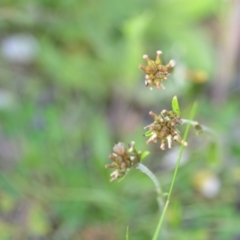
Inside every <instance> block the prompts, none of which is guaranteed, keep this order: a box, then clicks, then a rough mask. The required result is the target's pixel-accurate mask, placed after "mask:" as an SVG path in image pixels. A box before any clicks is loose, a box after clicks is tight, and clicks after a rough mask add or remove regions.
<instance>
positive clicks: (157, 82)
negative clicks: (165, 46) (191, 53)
mask: <svg viewBox="0 0 240 240" xmlns="http://www.w3.org/2000/svg"><path fill="white" fill-rule="evenodd" d="M161 54H162V52H161V51H160V50H158V51H157V54H156V60H155V61H153V60H151V59H150V58H149V57H148V55H146V54H145V55H143V59H145V60H146V61H147V66H142V65H140V66H139V68H140V69H142V70H143V71H144V72H145V73H146V74H147V75H146V76H145V85H146V86H147V87H149V88H150V89H152V88H153V87H156V88H157V89H158V90H160V89H165V87H164V85H163V83H162V82H163V81H164V80H166V79H167V76H168V75H169V74H170V73H171V72H172V70H173V67H174V66H175V62H174V61H173V60H170V61H169V63H168V64H167V65H163V64H162V60H161Z"/></svg>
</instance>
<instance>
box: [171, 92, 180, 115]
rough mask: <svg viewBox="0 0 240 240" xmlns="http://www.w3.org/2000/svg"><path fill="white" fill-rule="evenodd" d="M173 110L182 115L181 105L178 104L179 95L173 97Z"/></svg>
mask: <svg viewBox="0 0 240 240" xmlns="http://www.w3.org/2000/svg"><path fill="white" fill-rule="evenodd" d="M172 110H173V111H174V112H175V113H176V114H178V115H180V114H181V113H180V107H179V104H178V100H177V96H174V97H173V99H172Z"/></svg>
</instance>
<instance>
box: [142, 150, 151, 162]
mask: <svg viewBox="0 0 240 240" xmlns="http://www.w3.org/2000/svg"><path fill="white" fill-rule="evenodd" d="M149 154H150V152H149V151H144V152H143V153H142V154H141V158H140V160H141V161H142V160H143V159H144V158H145V157H146V156H148V155H149Z"/></svg>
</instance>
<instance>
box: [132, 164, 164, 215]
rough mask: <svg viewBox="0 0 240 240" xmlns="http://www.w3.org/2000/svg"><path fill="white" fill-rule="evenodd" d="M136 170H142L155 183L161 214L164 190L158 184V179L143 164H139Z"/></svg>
mask: <svg viewBox="0 0 240 240" xmlns="http://www.w3.org/2000/svg"><path fill="white" fill-rule="evenodd" d="M136 169H138V170H140V171H141V172H143V173H145V174H146V175H147V176H148V177H149V178H150V179H151V180H152V182H153V183H154V185H155V189H156V192H157V202H158V207H159V210H160V212H162V210H163V206H164V203H163V199H162V190H161V187H160V184H159V182H158V179H157V177H156V176H155V175H154V174H153V172H151V171H150V170H149V169H148V168H147V167H146V166H145V165H143V164H142V163H139V164H138V166H137V167H136Z"/></svg>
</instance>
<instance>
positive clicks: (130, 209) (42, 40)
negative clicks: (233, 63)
mask: <svg viewBox="0 0 240 240" xmlns="http://www.w3.org/2000/svg"><path fill="white" fill-rule="evenodd" d="M233 6H234V5H233V4H231V3H230V1H229V2H228V1H218V0H196V1H189V0H161V1H160V0H151V1H143V0H138V1H137V0H134V1H110V0H99V1H83V0H82V1H81V0H80V1H77V0H69V1H65V0H59V1H50V0H35V1H27V0H21V1H10V0H2V1H1V3H0V29H1V31H0V41H1V46H2V50H1V51H2V52H1V56H0V167H1V168H0V169H1V170H0V239H1V240H8V239H19V240H20V239H29V240H36V239H41V240H43V239H53V240H55V239H56V240H68V239H73V240H74V239H83V240H90V239H91V240H93V239H94V240H100V239H104V240H108V239H109V240H110V239H111V240H112V239H119V240H120V239H121V240H122V239H125V235H126V229H127V227H128V226H129V239H132V240H134V239H138V240H145V239H151V237H152V235H153V233H154V230H155V227H156V224H157V221H158V218H159V212H158V209H157V203H156V201H155V197H156V196H155V192H154V187H153V186H152V183H151V181H150V180H149V179H147V178H146V176H144V175H143V174H142V173H140V172H137V171H132V172H131V173H130V174H128V176H126V178H125V179H124V180H123V181H121V182H120V183H117V182H114V183H109V174H110V171H109V169H105V168H104V165H105V164H106V163H109V161H110V160H108V154H109V153H110V152H111V150H112V146H113V144H114V143H117V142H118V141H123V142H126V143H127V142H130V141H131V140H134V141H135V142H136V147H137V148H138V149H141V150H149V151H150V152H151V153H152V154H151V155H149V156H148V158H147V160H145V164H146V165H147V166H149V168H150V169H151V170H152V171H153V172H154V173H156V175H157V176H158V178H159V181H160V183H161V185H162V188H163V189H164V191H168V188H169V185H170V181H171V177H172V164H174V160H175V158H176V156H177V151H178V150H177V149H178V147H177V146H176V149H175V148H173V149H172V152H173V155H170V152H171V151H170V150H166V151H165V152H162V151H160V149H159V146H157V145H156V146H146V145H145V141H146V139H145V138H144V137H143V132H144V131H143V127H144V126H146V125H147V124H148V123H150V121H151V119H150V118H149V117H148V112H149V110H153V111H155V112H160V111H161V110H162V109H164V108H166V109H169V108H170V107H171V99H172V97H173V95H177V96H178V99H179V101H180V105H181V110H182V116H183V118H188V114H189V110H190V108H191V106H192V104H193V102H194V101H197V102H198V104H199V109H198V113H197V116H196V120H198V121H199V122H200V123H203V124H205V125H206V126H209V127H211V128H213V129H215V130H216V132H217V135H218V137H217V138H214V137H212V136H209V135H207V134H200V135H196V134H195V132H194V131H192V132H191V137H190V139H189V146H188V148H187V149H186V151H185V153H186V155H185V161H186V162H185V164H184V165H183V166H182V167H181V168H180V171H179V174H178V176H177V182H176V186H175V189H174V194H173V199H172V202H171V203H170V207H169V211H168V214H167V219H166V229H165V231H164V232H163V236H162V238H161V239H173V240H175V239H178V240H179V239H184V240H185V239H195V240H198V239H199V240H205V239H206V240H207V239H211V240H212V239H216V240H225V239H226V240H229V239H239V237H240V230H239V226H240V160H239V159H240V145H239V142H240V137H239V136H240V130H239V120H240V114H239V109H240V108H239V107H240V106H239V105H240V104H239V97H238V96H239V85H237V80H238V81H239V75H237V74H239V73H238V72H237V70H236V69H235V70H234V68H233V70H232V71H233V72H232V73H233V74H232V76H229V78H233V81H232V82H231V83H229V85H228V86H227V87H228V90H227V93H228V97H227V98H226V99H223V101H222V102H218V101H215V99H214V96H213V95H212V91H213V90H215V88H216V87H217V86H218V84H216V81H218V79H216V73H217V72H218V71H219V68H218V67H219V66H218V57H219V56H218V47H219V46H221V36H222V35H224V31H225V28H224V23H225V22H226V21H227V20H228V19H229V18H230V17H231V11H232V8H233ZM220 33H222V35H221V34H220ZM19 36H21V37H22V36H25V37H26V36H27V39H30V40H31V41H30V42H28V43H27V45H28V47H29V45H30V50H29V51H30V53H29V54H30V57H29V58H26V56H25V57H24V54H22V55H21V54H20V57H19V59H18V60H14V59H12V58H10V57H9V55H7V54H6V53H4V51H5V50H8V51H10V52H11V51H13V52H14V47H13V46H12V45H11V46H12V47H9V45H7V44H8V42H9V41H10V37H11V39H12V38H14V39H15V40H16V39H17V40H16V41H15V43H14V44H15V45H18V41H19ZM32 40H33V41H32ZM25 41H26V39H25ZM3 43H5V45H4V44H3ZM33 43H34V44H33ZM31 44H32V45H31ZM238 45H240V43H238ZM31 46H32V48H31ZM7 48H9V49H7ZM159 49H160V50H162V51H163V55H162V56H163V59H164V62H168V61H169V60H170V59H175V60H176V63H177V65H176V69H175V72H174V73H173V75H172V76H171V77H170V78H169V79H168V81H167V82H166V84H165V86H166V90H164V91H156V90H153V91H149V89H147V88H145V87H144V75H143V72H141V71H140V70H139V69H138V65H139V64H143V62H144V61H143V59H142V55H143V54H149V56H151V57H155V53H156V50H159ZM227 60H228V59H226V61H227ZM238 60H239V59H238ZM226 66H227V65H226ZM234 81H235V82H234ZM228 82H230V81H228ZM233 88H234V90H231V89H233ZM229 89H230V90H229ZM219 91H220V90H219ZM183 129H184V128H183ZM174 152H175V153H176V154H175V155H174ZM206 172H207V173H208V174H205V173H206ZM202 173H204V174H202ZM208 176H213V177H215V178H214V179H217V181H218V182H220V188H219V191H217V193H216V195H214V196H211V197H208V196H207V195H206V194H205V193H204V192H203V191H202V184H203V182H204V181H205V179H206V178H207V177H208ZM210 179H212V178H210ZM211 183H212V182H210V185H211ZM210 190H211V186H210ZM237 237H238V238H237Z"/></svg>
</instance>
